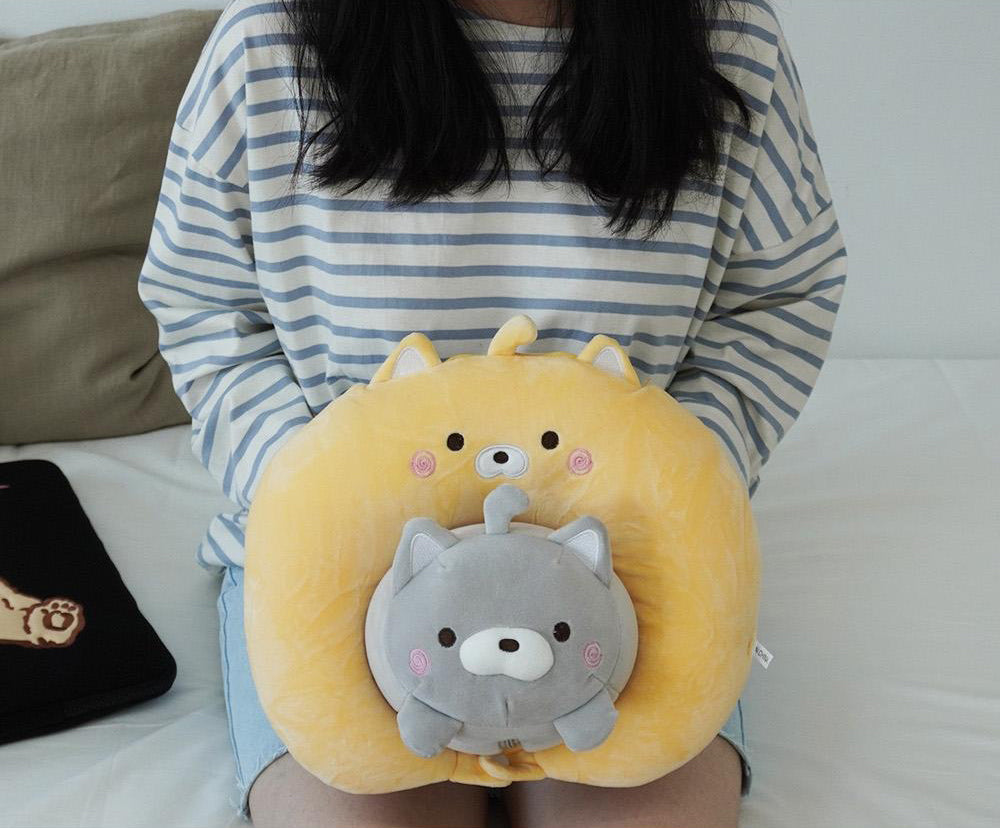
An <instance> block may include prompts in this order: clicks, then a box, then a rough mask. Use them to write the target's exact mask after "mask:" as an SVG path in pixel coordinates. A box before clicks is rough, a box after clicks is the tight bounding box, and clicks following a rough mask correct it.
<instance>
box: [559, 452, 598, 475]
mask: <svg viewBox="0 0 1000 828" xmlns="http://www.w3.org/2000/svg"><path fill="white" fill-rule="evenodd" d="M566 465H567V467H568V468H569V470H570V471H571V472H572V473H573V474H586V473H587V472H589V471H590V470H591V469H592V468H593V467H594V460H593V458H592V457H591V456H590V452H589V451H587V450H586V449H584V448H578V449H573V451H571V452H570V455H569V457H568V458H567V460H566Z"/></svg>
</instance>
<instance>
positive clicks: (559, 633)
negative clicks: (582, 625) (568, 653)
mask: <svg viewBox="0 0 1000 828" xmlns="http://www.w3.org/2000/svg"><path fill="white" fill-rule="evenodd" d="M552 637H553V638H555V640H556V641H566V640H567V639H568V638H569V624H567V623H566V622H565V621H560V622H559V623H558V624H556V625H555V627H554V628H553V630H552Z"/></svg>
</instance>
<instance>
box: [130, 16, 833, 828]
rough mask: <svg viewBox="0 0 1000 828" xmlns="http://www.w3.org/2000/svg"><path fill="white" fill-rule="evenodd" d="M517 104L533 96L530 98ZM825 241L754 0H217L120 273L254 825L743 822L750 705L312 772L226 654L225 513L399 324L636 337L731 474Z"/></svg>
mask: <svg viewBox="0 0 1000 828" xmlns="http://www.w3.org/2000/svg"><path fill="white" fill-rule="evenodd" d="M533 105H534V106H533ZM845 278H846V252H845V249H844V244H843V240H842V237H841V234H840V229H839V226H838V224H837V220H836V216H835V214H834V211H833V207H832V202H831V198H830V192H829V188H828V186H827V182H826V179H825V176H824V173H823V168H822V165H821V163H820V158H819V155H818V150H817V146H816V143H815V141H814V138H813V135H812V128H811V124H810V121H809V116H808V112H807V109H806V105H805V101H804V99H803V93H802V87H801V84H800V81H799V78H798V75H797V73H796V71H795V66H794V63H793V61H792V57H791V54H790V52H789V49H788V45H787V43H786V41H785V39H784V35H783V33H782V30H781V27H780V25H779V23H778V21H777V20H776V19H775V16H774V13H773V11H772V9H771V8H770V6H768V5H767V3H766V2H764V0H728V1H727V0H671V2H669V3H665V2H662V0H633V2H630V3H614V2H603V0H577V1H576V2H575V3H572V2H558V0H555V2H553V3H551V4H550V3H548V2H546V0H504V2H492V3H490V2H486V0H478V2H477V0H407V2H405V3H394V2H390V0H286V2H284V3H279V2H264V0H232V2H230V3H229V5H228V6H227V7H226V9H225V10H224V11H223V13H222V15H221V17H220V19H219V21H218V23H217V25H216V27H215V29H214V31H213V33H212V35H211V37H210V38H209V41H208V42H207V44H206V46H205V49H204V51H203V53H202V56H201V60H200V62H199V64H198V66H197V67H196V69H195V71H194V73H193V75H192V77H191V81H190V84H189V86H188V89H187V91H186V92H185V95H184V98H183V100H182V101H181V104H180V107H179V109H178V113H177V121H176V124H175V126H174V131H173V135H172V140H171V143H170V147H169V153H168V156H167V163H166V169H165V172H164V179H163V187H162V192H161V197H160V202H159V206H158V210H157V216H156V220H155V222H154V227H153V232H152V235H151V238H150V245H149V251H148V255H147V258H146V262H145V264H144V267H143V270H142V274H141V276H140V279H139V293H140V296H141V297H142V300H143V302H144V303H145V304H146V307H148V308H149V310H150V311H151V312H152V313H153V315H154V316H155V318H156V320H157V323H158V325H159V328H160V347H161V350H162V353H163V355H164V357H165V358H166V360H167V362H168V364H169V365H170V368H171V371H172V373H173V377H174V386H175V389H176V391H177V393H178V395H179V397H180V398H181V400H182V401H183V402H184V404H185V406H186V407H187V408H188V410H189V411H190V413H191V416H192V447H193V450H194V451H195V453H196V455H197V456H198V457H199V458H200V459H201V461H202V462H203V464H204V465H205V467H206V468H207V469H208V471H209V472H210V473H212V474H213V475H214V476H215V478H216V479H217V480H218V481H219V483H220V485H221V486H222V489H223V491H224V492H225V493H226V494H227V495H228V496H229V497H230V498H231V499H232V500H233V501H234V503H235V504H237V506H238V508H237V509H235V510H233V511H231V512H227V513H224V514H220V515H218V516H217V517H216V518H214V519H213V521H212V523H211V524H210V526H209V528H208V532H207V534H206V536H205V539H204V541H203V543H202V545H201V547H200V548H199V550H198V560H199V561H200V562H201V563H202V565H204V566H205V567H207V568H213V569H214V568H219V567H221V568H222V571H223V584H222V590H221V592H220V596H219V610H220V625H221V626H220V641H221V646H222V653H223V675H224V681H225V696H226V704H227V712H228V715H229V722H230V735H231V739H232V746H233V750H234V756H235V759H236V767H237V783H238V788H239V793H240V798H239V802H238V803H234V804H235V805H236V806H237V807H238V809H239V810H240V812H241V813H243V814H244V815H248V809H249V813H250V814H251V815H252V818H253V820H254V822H255V824H257V825H259V826H279V825H286V826H287V825H311V826H319V825H331V826H333V825H351V826H356V827H357V828H361V827H362V826H389V825H392V826H403V825H407V826H408V825H413V826H418V825H419V826H452V825H454V826H459V825H461V826H469V825H482V824H484V820H485V815H486V808H487V796H490V795H495V796H499V797H502V798H503V800H504V802H505V804H506V806H507V810H508V812H509V815H510V818H511V821H512V824H513V825H514V826H515V827H518V826H533V827H534V828H543V826H557V825H574V826H579V828H584V826H590V825H594V826H597V825H601V826H615V825H653V824H655V825H658V826H671V825H678V826H681V825H683V826H687V827H688V828H691V827H692V826H707V825H712V826H734V825H736V823H737V820H738V814H739V806H740V796H741V793H742V794H743V795H746V794H747V793H748V792H749V790H750V780H751V776H750V766H749V753H748V751H747V747H746V741H745V732H744V728H743V715H742V713H743V711H742V706H741V705H740V704H737V707H736V708H735V709H734V710H733V714H732V717H731V718H730V720H729V722H727V724H726V725H725V727H724V728H723V730H722V731H721V732H720V734H719V736H718V737H716V738H715V739H714V740H713V741H712V742H711V743H710V744H709V745H708V747H706V748H705V750H704V751H703V752H702V753H700V754H699V755H698V756H697V757H695V758H694V759H692V760H691V761H690V762H688V763H687V764H685V765H684V766H683V767H681V768H679V769H677V770H675V771H674V772H672V773H670V774H667V775H666V776H664V777H663V778H661V779H658V780H655V781H654V782H651V783H649V784H647V785H644V786H641V787H637V788H631V789H616V788H596V787H590V786H585V785H576V784H571V783H566V782H560V781H555V780H545V781H541V782H526V783H514V784H512V785H511V786H509V787H508V788H503V789H496V790H493V789H491V790H490V792H489V793H488V792H487V790H486V789H483V788H478V787H475V786H468V785H461V784H456V783H450V782H446V783H439V784H436V785H429V786H426V787H423V788H416V789H411V790H406V791H400V792H397V793H393V794H385V795H353V794H346V793H343V792H340V791H337V790H335V789H333V788H330V787H327V786H326V785H324V784H323V783H321V782H319V781H318V780H316V779H315V778H313V777H312V776H311V775H310V774H309V773H307V772H306V771H304V770H303V769H302V768H301V767H300V766H299V765H298V763H297V762H296V761H295V760H294V759H293V758H292V757H291V755H290V754H288V753H287V752H286V750H285V747H284V745H282V744H281V742H280V740H279V739H278V738H277V736H276V735H275V733H274V731H273V730H272V729H271V727H270V725H269V724H268V722H267V719H266V717H265V716H264V714H263V711H262V710H261V708H260V704H259V701H258V699H257V696H256V692H255V689H254V686H253V682H252V679H251V676H250V673H249V669H248V666H247V661H246V650H245V642H244V639H243V623H242V604H243V598H242V562H243V532H244V528H245V520H246V515H247V508H248V506H249V504H250V502H251V500H252V498H253V492H254V489H255V486H256V483H257V481H258V480H259V478H260V473H261V470H262V468H263V467H264V466H265V465H266V463H267V461H268V460H269V459H270V457H272V456H273V455H274V453H275V451H277V449H278V448H279V447H280V445H281V444H282V443H283V442H284V441H285V440H286V439H288V437H290V436H291V435H292V434H293V433H294V432H295V431H296V430H297V429H298V428H300V427H301V426H302V425H304V424H305V423H307V422H309V420H310V419H311V418H312V417H314V416H315V415H316V414H317V413H318V412H319V411H321V410H322V409H323V407H324V406H325V405H327V404H328V403H329V402H330V401H331V400H332V399H334V398H335V397H336V396H337V395H338V394H340V393H342V392H343V391H344V390H346V389H347V388H348V387H349V386H350V385H351V384H353V383H355V382H366V381H367V380H368V379H369V378H370V377H371V375H372V373H373V372H374V370H375V369H376V367H377V366H378V365H379V364H380V363H381V362H382V361H383V359H384V358H385V357H386V355H387V354H388V353H389V352H390V351H391V350H392V348H393V347H394V345H395V344H396V343H397V342H398V341H399V339H400V338H401V337H402V336H404V335H405V334H407V333H409V332H410V331H415V330H419V331H423V332H424V333H426V334H427V335H428V336H430V338H431V339H432V340H433V341H434V344H435V346H436V347H437V350H438V351H439V353H440V354H441V356H442V358H444V357H447V356H450V355H452V354H455V353H476V352H483V351H484V350H485V347H486V344H487V343H488V340H489V338H490V336H492V333H493V332H494V331H495V330H496V328H497V327H499V326H500V325H501V324H502V323H503V322H504V321H506V320H507V319H508V318H509V317H510V316H512V315H513V314H514V313H516V312H518V311H524V312H526V313H529V314H530V315H531V316H532V317H533V318H534V319H535V321H536V322H537V324H538V328H539V337H538V342H537V343H536V344H535V346H533V347H536V348H538V349H539V350H544V351H548V350H566V351H574V350H579V348H580V347H581V346H582V343H584V342H586V341H587V340H589V338H590V337H591V336H592V335H593V334H595V333H605V334H608V335H611V336H614V337H615V338H616V339H617V340H618V341H619V342H620V343H622V345H623V346H624V347H625V348H626V349H627V350H628V352H629V354H630V357H631V359H632V362H633V364H634V365H635V367H636V369H637V370H638V372H639V374H640V378H641V379H642V380H643V381H647V380H648V381H652V382H656V383H658V384H660V385H661V386H662V387H663V388H665V389H666V390H667V391H668V392H669V393H670V394H672V395H673V396H674V397H675V398H676V399H677V400H678V401H679V402H680V403H681V404H683V405H685V406H687V407H688V408H689V409H690V410H691V411H692V412H693V413H694V414H696V415H697V416H698V417H699V418H701V420H702V422H704V423H705V425H706V426H708V427H709V428H710V429H711V430H712V431H713V432H714V433H715V434H716V435H717V436H718V438H719V439H720V441H721V442H722V444H723V445H724V446H725V447H726V450H727V452H728V455H727V456H729V457H731V459H732V461H733V463H734V464H735V466H736V467H737V468H738V469H739V471H740V473H741V475H742V476H743V479H744V480H745V482H746V484H747V486H748V488H749V492H750V494H751V495H752V494H753V493H754V492H755V490H756V487H757V484H758V481H759V472H760V468H761V466H762V465H763V464H764V463H765V462H766V460H767V458H768V456H769V454H770V452H771V451H772V450H773V448H774V447H775V445H777V443H778V441H779V440H780V439H781V438H782V437H783V435H784V434H785V433H786V432H787V430H788V428H789V427H790V426H791V425H792V423H793V422H794V421H795V418H796V417H797V416H798V413H799V412H800V411H801V409H802V406H803V404H804V403H805V401H806V399H807V398H808V396H809V394H810V392H811V390H812V387H813V385H814V383H815V381H816V378H817V375H818V373H819V371H820V369H821V367H822V364H823V360H824V358H825V355H826V351H827V347H828V344H829V339H830V335H831V331H832V329H833V324H834V320H835V317H836V313H837V309H838V307H839V303H840V300H841V294H842V291H843V287H844V281H845Z"/></svg>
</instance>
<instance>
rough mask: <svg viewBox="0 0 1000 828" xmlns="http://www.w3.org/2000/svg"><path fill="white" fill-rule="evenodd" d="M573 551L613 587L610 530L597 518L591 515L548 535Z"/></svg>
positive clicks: (602, 580) (603, 581)
mask: <svg viewBox="0 0 1000 828" xmlns="http://www.w3.org/2000/svg"><path fill="white" fill-rule="evenodd" d="M548 539H549V540H551V541H555V542H556V543H561V544H562V545H563V546H564V547H566V548H567V549H568V550H570V551H572V552H573V553H574V554H575V555H576V556H577V557H578V558H579V559H580V560H581V561H583V562H584V563H585V564H586V565H587V567H588V568H589V569H590V571H591V572H593V573H594V574H595V575H596V576H597V577H598V578H600V580H601V583H603V584H604V586H606V587H608V588H609V589H610V587H611V544H610V542H609V541H608V530H607V529H606V528H605V527H604V524H603V523H601V522H600V521H599V520H598V519H597V518H593V517H590V516H589V515H587V516H584V517H582V518H577V519H576V520H574V521H573V522H572V523H567V524H566V525H565V526H563V527H562V528H561V529H556V530H555V531H554V532H552V534H550V535H548Z"/></svg>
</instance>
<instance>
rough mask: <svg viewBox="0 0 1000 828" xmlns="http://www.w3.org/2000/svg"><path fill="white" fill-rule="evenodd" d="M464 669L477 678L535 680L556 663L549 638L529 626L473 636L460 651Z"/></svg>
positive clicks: (484, 631)
mask: <svg viewBox="0 0 1000 828" xmlns="http://www.w3.org/2000/svg"><path fill="white" fill-rule="evenodd" d="M458 657H459V660H460V661H461V662H462V666H463V667H464V668H465V669H466V670H468V671H469V672H470V673H473V674H474V675H477V676H510V677H511V678H516V679H520V680H521V681H534V680H535V679H537V678H541V677H542V676H544V675H545V674H546V673H547V672H548V671H549V670H550V669H551V668H552V665H553V664H554V663H555V655H554V654H553V652H552V647H550V646H549V642H548V641H546V639H545V636H543V635H541V634H540V633H537V632H535V631H534V630H531V629H528V628H526V627H487V628H486V629H485V630H479V632H476V633H473V634H472V635H470V636H469V637H468V638H466V639H465V641H463V642H462V646H461V647H459V650H458Z"/></svg>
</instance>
